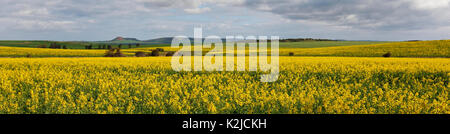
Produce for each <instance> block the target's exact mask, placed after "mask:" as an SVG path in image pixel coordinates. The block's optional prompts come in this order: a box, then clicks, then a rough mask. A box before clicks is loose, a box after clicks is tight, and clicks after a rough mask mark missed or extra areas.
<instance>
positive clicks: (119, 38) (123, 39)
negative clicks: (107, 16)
mask: <svg viewBox="0 0 450 134" xmlns="http://www.w3.org/2000/svg"><path fill="white" fill-rule="evenodd" d="M111 41H139V40H138V39H136V38H124V37H120V36H119V37H116V38H114V39H112V40H111Z"/></svg>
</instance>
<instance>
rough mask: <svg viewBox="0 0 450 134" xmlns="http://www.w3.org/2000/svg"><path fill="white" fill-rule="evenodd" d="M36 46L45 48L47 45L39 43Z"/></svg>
mask: <svg viewBox="0 0 450 134" xmlns="http://www.w3.org/2000/svg"><path fill="white" fill-rule="evenodd" d="M38 48H47V45H45V44H41V45H39V46H38Z"/></svg>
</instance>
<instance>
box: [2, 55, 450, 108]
mask: <svg viewBox="0 0 450 134" xmlns="http://www.w3.org/2000/svg"><path fill="white" fill-rule="evenodd" d="M170 60H171V58H169V57H148V58H3V59H0V113H3V114H18V113H30V114H37V113H44V114H47V113H61V114H69V113H76V114H79V113H81V114H89V113H99V114H157V113H158V114H204V113H211V114H215V113H223V114H231V113H242V114H279V113H281V114H302V113H308V114H343V113H346V114H356V113H358V114H373V113H381V114H388V113H405V114H418V113H423V114H449V113H450V107H449V103H450V101H449V91H450V85H449V80H450V59H444V58H342V57H280V77H279V79H278V81H277V82H274V83H263V82H260V78H259V75H260V74H261V73H263V72H175V71H173V70H172V69H171V66H170Z"/></svg>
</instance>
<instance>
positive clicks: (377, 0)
mask: <svg viewBox="0 0 450 134" xmlns="http://www.w3.org/2000/svg"><path fill="white" fill-rule="evenodd" d="M430 1H432V0H430ZM439 1H441V2H440V3H441V4H442V3H443V4H445V3H446V1H448V0H439ZM423 2H425V1H422V0H297V1H295V0H248V1H246V3H245V5H246V6H247V7H249V8H251V9H256V10H261V11H267V12H272V13H274V14H278V15H281V16H283V17H286V18H289V19H292V20H303V21H319V22H324V23H327V24H332V25H340V26H349V27H355V28H363V29H379V30H396V29H421V28H433V27H437V26H442V25H449V24H448V22H449V21H448V18H450V14H449V12H450V7H449V6H448V4H449V3H448V2H447V5H439V6H436V5H433V4H431V6H427V7H426V8H419V7H421V5H422V4H426V3H423ZM428 4H429V3H428ZM446 18H447V19H446Z"/></svg>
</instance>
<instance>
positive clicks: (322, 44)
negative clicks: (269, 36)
mask: <svg viewBox="0 0 450 134" xmlns="http://www.w3.org/2000/svg"><path fill="white" fill-rule="evenodd" d="M383 43H389V42H387V41H301V42H280V48H319V47H335V46H353V45H370V44H383Z"/></svg>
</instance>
